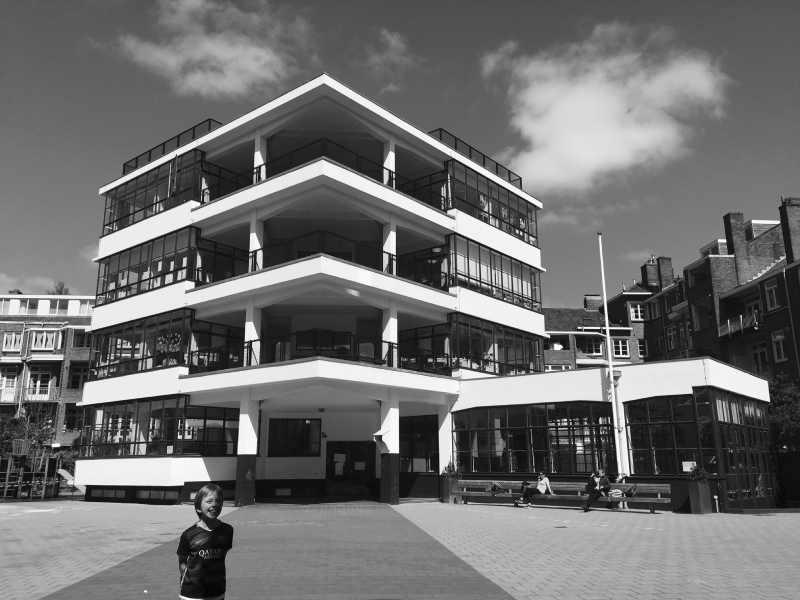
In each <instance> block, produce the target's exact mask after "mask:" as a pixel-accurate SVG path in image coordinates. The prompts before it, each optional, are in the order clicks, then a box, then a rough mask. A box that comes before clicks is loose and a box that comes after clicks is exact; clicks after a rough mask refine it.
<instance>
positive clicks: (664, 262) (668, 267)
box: [656, 256, 675, 291]
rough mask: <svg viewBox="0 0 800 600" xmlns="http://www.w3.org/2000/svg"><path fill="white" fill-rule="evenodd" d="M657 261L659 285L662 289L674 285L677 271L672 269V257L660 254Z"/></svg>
mask: <svg viewBox="0 0 800 600" xmlns="http://www.w3.org/2000/svg"><path fill="white" fill-rule="evenodd" d="M656 262H657V264H658V285H659V291H660V290H663V289H664V288H666V287H669V286H671V285H672V283H673V282H674V281H675V273H674V272H673V270H672V258H670V257H669V256H659V257H658V259H657V260H656Z"/></svg>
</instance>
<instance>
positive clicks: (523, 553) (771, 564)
mask: <svg viewBox="0 0 800 600" xmlns="http://www.w3.org/2000/svg"><path fill="white" fill-rule="evenodd" d="M395 509H396V511H397V512H399V513H400V514H402V515H403V516H405V517H406V518H408V519H409V520H410V521H412V522H413V523H415V524H416V525H418V526H419V527H420V528H422V529H423V530H425V531H426V532H427V533H429V534H430V535H432V536H433V537H434V538H435V539H436V540H438V541H439V542H441V543H442V544H443V545H444V546H446V547H447V548H449V549H450V550H452V551H453V552H454V553H455V554H456V555H458V556H459V557H460V558H462V559H464V560H465V561H466V562H467V563H469V564H470V565H472V566H473V567H475V569H476V570H478V571H479V572H480V573H482V574H483V575H485V576H486V577H487V578H489V579H491V580H492V581H494V582H495V583H497V584H498V585H499V586H500V587H502V588H503V589H504V590H506V591H507V592H508V593H509V594H511V595H512V596H514V597H515V598H517V599H518V600H527V599H533V598H537V599H538V600H541V599H542V598H544V597H548V598H554V599H555V598H558V599H562V600H563V599H567V598H581V599H583V600H589V599H591V598H609V597H614V598H615V599H617V600H618V599H620V598H637V599H642V598H653V599H664V600H666V599H674V598H686V599H695V598H697V599H700V598H715V597H719V598H786V599H789V598H792V599H794V598H797V597H798V590H800V570H798V568H797V557H798V556H800V514H794V513H784V514H777V513H776V514H768V515H734V514H714V515H687V514H676V513H668V512H667V513H660V514H656V515H651V514H649V513H646V512H639V511H629V512H612V511H608V510H593V511H592V512H590V513H583V512H582V511H580V510H576V509H570V508H558V507H541V508H534V509H526V510H523V509H515V508H513V507H504V506H491V505H482V506H481V505H466V506H465V505H444V504H425V505H415V504H406V505H400V506H399V507H395ZM612 590H613V591H612Z"/></svg>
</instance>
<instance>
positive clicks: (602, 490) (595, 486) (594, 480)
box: [583, 469, 611, 512]
mask: <svg viewBox="0 0 800 600" xmlns="http://www.w3.org/2000/svg"><path fill="white" fill-rule="evenodd" d="M610 489H611V482H610V481H609V480H608V477H606V472H605V471H604V470H603V469H600V470H598V471H597V475H596V476H595V474H594V473H592V475H591V476H590V477H589V483H587V484H586V491H587V492H589V497H588V498H586V504H584V505H583V512H589V507H590V506H591V505H592V504H593V503H594V502H595V501H596V500H597V499H598V498H600V497H602V496H607V495H608V490H610Z"/></svg>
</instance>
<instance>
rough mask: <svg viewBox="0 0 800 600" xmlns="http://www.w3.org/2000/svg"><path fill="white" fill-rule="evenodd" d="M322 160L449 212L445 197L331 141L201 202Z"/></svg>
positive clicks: (234, 181)
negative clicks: (328, 160) (329, 161)
mask: <svg viewBox="0 0 800 600" xmlns="http://www.w3.org/2000/svg"><path fill="white" fill-rule="evenodd" d="M319 158H328V159H330V160H332V161H334V162H337V163H339V164H341V165H342V166H344V167H347V168H349V169H352V170H354V171H356V172H358V173H361V174H362V175H366V176H367V177H369V178H370V179H374V180H375V181H377V182H379V183H382V184H384V185H387V186H389V187H391V188H394V189H396V190H398V191H400V192H402V193H404V194H406V195H408V196H411V197H412V198H415V199H416V200H419V201H421V202H423V203H425V204H427V205H428V206H431V207H432V208H435V209H437V210H441V211H446V210H447V209H448V208H449V205H448V200H447V199H446V198H444V197H443V196H442V195H441V194H437V193H436V192H434V191H432V190H430V189H427V188H425V187H423V186H419V185H417V184H415V183H414V182H413V181H412V180H410V179H406V178H405V177H402V176H401V175H398V174H397V173H395V172H394V171H391V170H390V169H387V168H385V167H384V166H383V165H381V164H379V163H376V162H374V161H372V160H370V159H368V158H365V157H364V156H361V155H360V154H358V153H356V152H353V151H352V150H348V149H347V148H345V147H344V146H341V145H340V144H337V143H336V142H333V141H331V140H329V139H327V138H320V139H319V140H316V141H314V142H311V143H309V144H306V145H305V146H303V147H301V148H298V149H297V150H293V151H292V152H289V153H287V154H284V155H283V156H279V157H277V158H274V159H272V160H270V161H269V162H267V163H265V164H263V165H260V166H258V167H255V168H253V169H248V170H247V171H244V172H242V173H240V174H238V175H236V176H234V177H231V178H228V179H226V180H224V181H221V182H219V183H216V184H213V185H210V186H208V187H207V188H205V189H203V193H202V196H201V200H200V201H201V202H202V203H203V204H206V203H208V202H212V201H214V200H216V199H218V198H221V197H223V196H225V195H227V194H231V193H233V192H236V191H239V190H241V189H244V188H246V187H249V186H251V185H254V184H256V183H260V182H262V181H266V180H267V179H270V178H272V177H275V176H276V175H280V174H281V173H285V172H287V171H290V170H291V169H294V168H296V167H300V166H302V165H305V164H307V163H310V162H312V161H314V160H317V159H319Z"/></svg>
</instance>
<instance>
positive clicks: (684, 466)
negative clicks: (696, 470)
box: [681, 460, 697, 473]
mask: <svg viewBox="0 0 800 600" xmlns="http://www.w3.org/2000/svg"><path fill="white" fill-rule="evenodd" d="M696 466H697V462H696V461H693V460H690V461H683V462H681V468H682V469H683V472H684V473H688V472H689V471H691V470H692V467H696Z"/></svg>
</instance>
